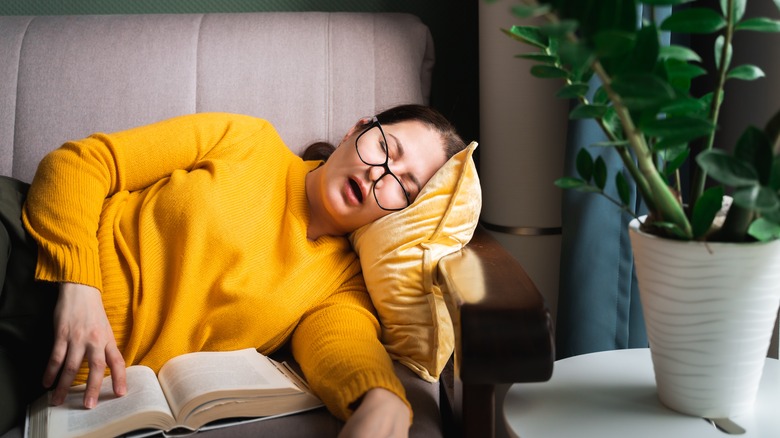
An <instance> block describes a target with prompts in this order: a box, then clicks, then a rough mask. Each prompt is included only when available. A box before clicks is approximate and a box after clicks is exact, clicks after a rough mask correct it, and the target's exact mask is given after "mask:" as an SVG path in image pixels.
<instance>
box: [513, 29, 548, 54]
mask: <svg viewBox="0 0 780 438" xmlns="http://www.w3.org/2000/svg"><path fill="white" fill-rule="evenodd" d="M501 31H502V32H504V33H505V34H507V35H509V36H510V37H512V38H514V39H515V40H517V41H520V42H521V43H525V44H530V45H532V46H535V47H538V48H540V49H546V48H547V46H548V44H549V40H548V38H547V37H546V36H545V35H543V34H542V33H541V32H540V31H539V28H538V27H536V26H512V27H511V28H510V29H509V30H507V29H501Z"/></svg>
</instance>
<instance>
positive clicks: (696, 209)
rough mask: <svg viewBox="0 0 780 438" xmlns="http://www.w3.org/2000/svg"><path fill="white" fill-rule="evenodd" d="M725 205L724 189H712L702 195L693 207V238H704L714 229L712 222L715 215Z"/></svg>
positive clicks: (717, 187) (719, 187) (718, 187)
mask: <svg viewBox="0 0 780 438" xmlns="http://www.w3.org/2000/svg"><path fill="white" fill-rule="evenodd" d="M722 203H723V187H721V186H715V187H711V188H709V189H707V190H705V191H704V193H702V195H701V196H700V197H699V200H698V201H696V205H694V206H693V215H692V217H691V227H692V228H693V237H694V239H698V238H699V237H702V236H704V235H705V234H706V233H707V232H708V231H709V230H710V227H712V221H713V220H714V219H715V215H716V214H718V211H720V208H721V205H722Z"/></svg>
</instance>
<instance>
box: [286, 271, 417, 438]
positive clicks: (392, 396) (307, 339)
mask: <svg viewBox="0 0 780 438" xmlns="http://www.w3.org/2000/svg"><path fill="white" fill-rule="evenodd" d="M292 346H293V354H294V355H295V358H296V360H297V361H298V363H299V364H300V365H301V368H302V370H303V372H304V375H305V376H306V378H307V380H308V382H309V384H310V385H311V387H312V389H314V391H315V393H317V395H318V396H319V397H320V398H322V399H323V401H324V402H325V405H326V406H327V407H328V409H329V410H330V411H331V412H332V413H333V414H334V415H336V416H337V417H339V418H341V419H343V420H346V421H347V426H346V427H345V430H344V432H343V433H344V434H345V436H353V435H351V434H355V433H358V432H360V431H364V430H367V429H366V428H369V427H370V428H374V429H375V430H379V428H382V427H386V428H387V431H388V433H390V431H391V426H392V429H394V430H395V432H394V433H400V435H396V434H389V435H387V436H406V435H407V434H408V432H409V431H408V429H409V425H410V424H411V419H412V413H411V407H410V405H409V403H408V401H407V400H406V393H405V391H404V388H403V385H402V384H401V382H400V380H399V379H398V377H397V376H396V374H395V371H394V369H393V364H392V361H391V360H390V357H389V355H388V354H387V351H386V350H385V348H384V346H382V344H381V342H380V341H379V322H378V320H377V318H376V315H375V314H374V311H373V306H372V304H371V300H370V298H369V296H368V293H367V292H366V290H365V284H364V282H363V279H362V277H361V276H360V275H357V276H356V277H355V278H353V279H352V280H350V281H349V282H347V283H346V284H345V285H344V286H343V287H342V289H341V290H340V291H339V293H336V294H334V295H332V296H331V297H329V298H328V299H327V300H326V301H325V302H323V303H322V304H321V305H319V306H317V307H315V308H313V309H311V310H310V311H309V312H308V313H307V314H306V315H305V316H304V318H303V319H302V320H301V322H300V323H299V325H298V327H297V328H296V330H295V333H294V334H293V339H292ZM401 416H403V417H404V419H403V420H400V421H397V420H398V419H399V417H401ZM390 419H392V421H389V420H390ZM371 436H374V434H373V433H372V434H371ZM378 436H381V435H378Z"/></svg>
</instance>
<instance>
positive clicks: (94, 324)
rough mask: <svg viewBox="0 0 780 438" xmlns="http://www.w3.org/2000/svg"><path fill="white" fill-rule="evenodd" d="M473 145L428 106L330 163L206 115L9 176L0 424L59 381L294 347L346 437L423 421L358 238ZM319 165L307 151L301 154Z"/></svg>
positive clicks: (388, 432) (0, 247)
mask: <svg viewBox="0 0 780 438" xmlns="http://www.w3.org/2000/svg"><path fill="white" fill-rule="evenodd" d="M464 147H465V144H464V142H463V141H462V140H461V139H460V137H459V136H458V135H457V133H456V131H455V129H454V127H453V126H452V125H451V124H450V123H449V122H448V121H447V120H446V119H445V118H444V117H442V116H441V114H439V113H438V112H436V111H434V110H433V109H431V108H429V107H424V106H418V105H403V106H399V107H394V108H391V109H389V110H386V111H384V112H382V113H380V114H377V115H376V116H375V117H373V118H366V119H360V120H359V121H358V122H357V123H356V124H355V126H353V127H352V128H351V129H350V130H349V132H347V133H346V135H345V136H344V139H343V141H342V142H341V143H340V144H339V145H338V146H337V147H336V148H335V149H334V150H333V151H332V154H331V155H330V157H329V158H328V159H327V160H325V161H323V158H324V157H318V159H315V160H304V159H302V158H300V157H298V156H296V155H294V154H293V153H292V152H291V151H290V150H289V149H288V148H287V146H285V144H284V143H283V142H282V139H281V138H280V137H279V135H278V134H277V132H276V130H275V129H274V128H273V126H272V125H271V124H270V123H268V122H267V121H264V120H261V119H257V118H254V117H249V116H243V115H235V114H223V113H204V114H192V115H186V116H181V117H177V118H173V119H170V120H165V121H162V122H158V123H155V124H152V125H148V126H142V127H138V128H134V129H130V130H127V131H122V132H117V133H112V134H94V135H92V136H90V137H88V138H85V139H82V140H78V141H71V142H68V143H65V144H64V145H62V146H61V147H60V148H58V149H56V150H54V151H52V152H51V153H49V154H48V155H47V156H46V157H45V158H44V159H43V160H42V161H41V163H40V165H39V167H38V170H37V173H36V175H35V178H34V180H33V182H32V184H31V185H30V186H29V187H28V186H27V185H26V184H23V183H21V182H19V181H16V180H12V179H9V178H3V179H2V180H0V222H1V223H2V225H3V226H2V227H0V281H2V292H0V434H2V433H4V432H5V431H6V430H8V429H9V428H11V427H12V426H13V425H14V424H16V422H17V421H18V420H19V418H20V416H21V415H23V412H24V407H25V405H26V404H27V403H29V402H30V401H31V400H33V399H35V398H37V397H38V396H40V395H41V394H42V393H43V392H44V391H45V390H46V389H47V388H50V389H52V390H53V400H52V402H53V403H54V404H58V403H62V402H63V400H64V398H65V395H66V393H67V391H68V388H69V387H70V386H71V385H73V384H80V383H86V387H87V389H86V392H85V393H84V406H85V407H86V408H92V407H94V406H95V405H96V403H97V396H98V392H99V388H100V385H101V383H102V381H103V378H104V376H105V375H106V373H107V372H109V371H110V373H111V376H112V381H113V390H114V392H115V393H116V394H117V395H119V396H121V395H123V394H125V393H126V391H127V385H126V381H125V366H129V365H134V364H144V365H148V366H150V367H151V368H152V369H154V370H155V371H157V370H159V368H160V366H162V364H163V363H165V362H166V361H167V360H168V359H170V358H172V357H175V356H178V355H181V354H184V353H188V352H194V351H219V350H237V349H242V348H247V347H253V348H256V349H257V350H258V351H259V352H261V353H263V354H270V353H272V352H274V351H275V350H277V349H278V348H280V347H281V346H282V345H284V344H286V343H287V342H288V341H290V342H291V346H292V352H293V355H294V357H295V359H296V360H297V361H298V362H299V364H300V365H301V368H302V370H303V372H304V374H305V376H306V378H307V380H308V382H309V383H310V385H311V387H312V389H313V390H314V391H315V392H316V393H317V395H318V396H319V397H320V398H321V399H322V400H323V401H324V402H325V404H326V406H327V407H328V409H329V410H330V411H331V412H332V413H333V414H334V415H335V416H336V417H338V418H340V419H342V420H345V421H346V424H345V427H344V428H343V430H342V435H343V436H367V435H368V434H369V433H370V436H372V437H375V436H406V435H408V429H409V426H410V424H411V420H412V415H411V410H410V408H409V403H408V401H407V400H406V397H405V393H404V389H403V386H402V385H401V383H400V381H399V380H398V378H397V377H396V375H395V373H394V371H393V366H392V363H391V360H390V357H389V356H388V354H387V352H386V351H385V350H384V347H383V346H382V344H381V342H380V340H379V322H378V320H377V317H376V314H375V312H374V309H373V306H372V304H371V301H370V298H369V295H368V293H367V291H366V286H365V282H364V281H363V277H362V274H361V269H360V262H359V260H358V256H357V254H356V253H355V252H354V251H353V249H352V247H351V246H350V243H349V241H348V239H347V237H346V235H347V234H348V233H350V232H352V231H354V230H356V229H357V228H359V227H361V226H363V225H365V224H368V223H370V222H373V221H375V220H377V219H379V218H381V217H383V216H385V215H388V214H393V212H396V211H399V210H402V209H404V208H406V207H407V206H409V205H410V204H411V203H412V202H414V200H415V198H416V196H417V195H418V193H420V190H421V189H422V187H423V186H424V185H425V184H426V182H427V181H428V180H429V179H430V178H431V177H432V176H433V174H434V173H435V172H436V171H437V170H438V169H439V168H440V167H441V166H442V165H443V164H444V163H445V162H446V161H447V160H448V159H449V157H451V156H452V155H454V154H455V153H457V152H458V151H460V150H461V149H463V148H464ZM307 158H309V157H308V156H307Z"/></svg>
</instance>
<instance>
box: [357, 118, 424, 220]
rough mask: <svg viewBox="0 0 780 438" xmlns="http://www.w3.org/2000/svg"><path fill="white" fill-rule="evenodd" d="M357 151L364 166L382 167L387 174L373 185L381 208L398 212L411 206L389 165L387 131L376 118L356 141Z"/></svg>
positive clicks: (407, 196)
mask: <svg viewBox="0 0 780 438" xmlns="http://www.w3.org/2000/svg"><path fill="white" fill-rule="evenodd" d="M355 149H356V150H357V154H358V157H359V158H360V161H362V162H363V163H364V164H367V165H369V166H377V167H381V168H383V169H384V170H385V173H383V174H382V176H380V177H379V178H377V179H376V180H375V181H374V182H373V183H372V184H371V192H372V193H373V194H374V199H376V203H377V205H379V208H381V209H382V210H387V211H398V210H403V209H404V208H406V207H408V206H409V205H411V203H412V202H411V201H410V199H409V192H407V191H406V189H405V188H404V186H403V184H401V180H400V179H398V177H397V176H395V174H394V173H393V172H391V171H390V166H388V165H387V163H388V162H389V161H390V152H389V149H388V146H387V137H385V131H384V130H383V129H382V125H380V124H379V120H377V118H376V117H374V118H373V119H372V121H371V126H369V127H368V128H367V129H366V130H365V131H363V132H361V133H360V135H358V137H357V138H356V139H355ZM380 181H382V184H381V186H380V189H379V190H378V191H377V188H376V186H377V184H378V183H379V182H380Z"/></svg>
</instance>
